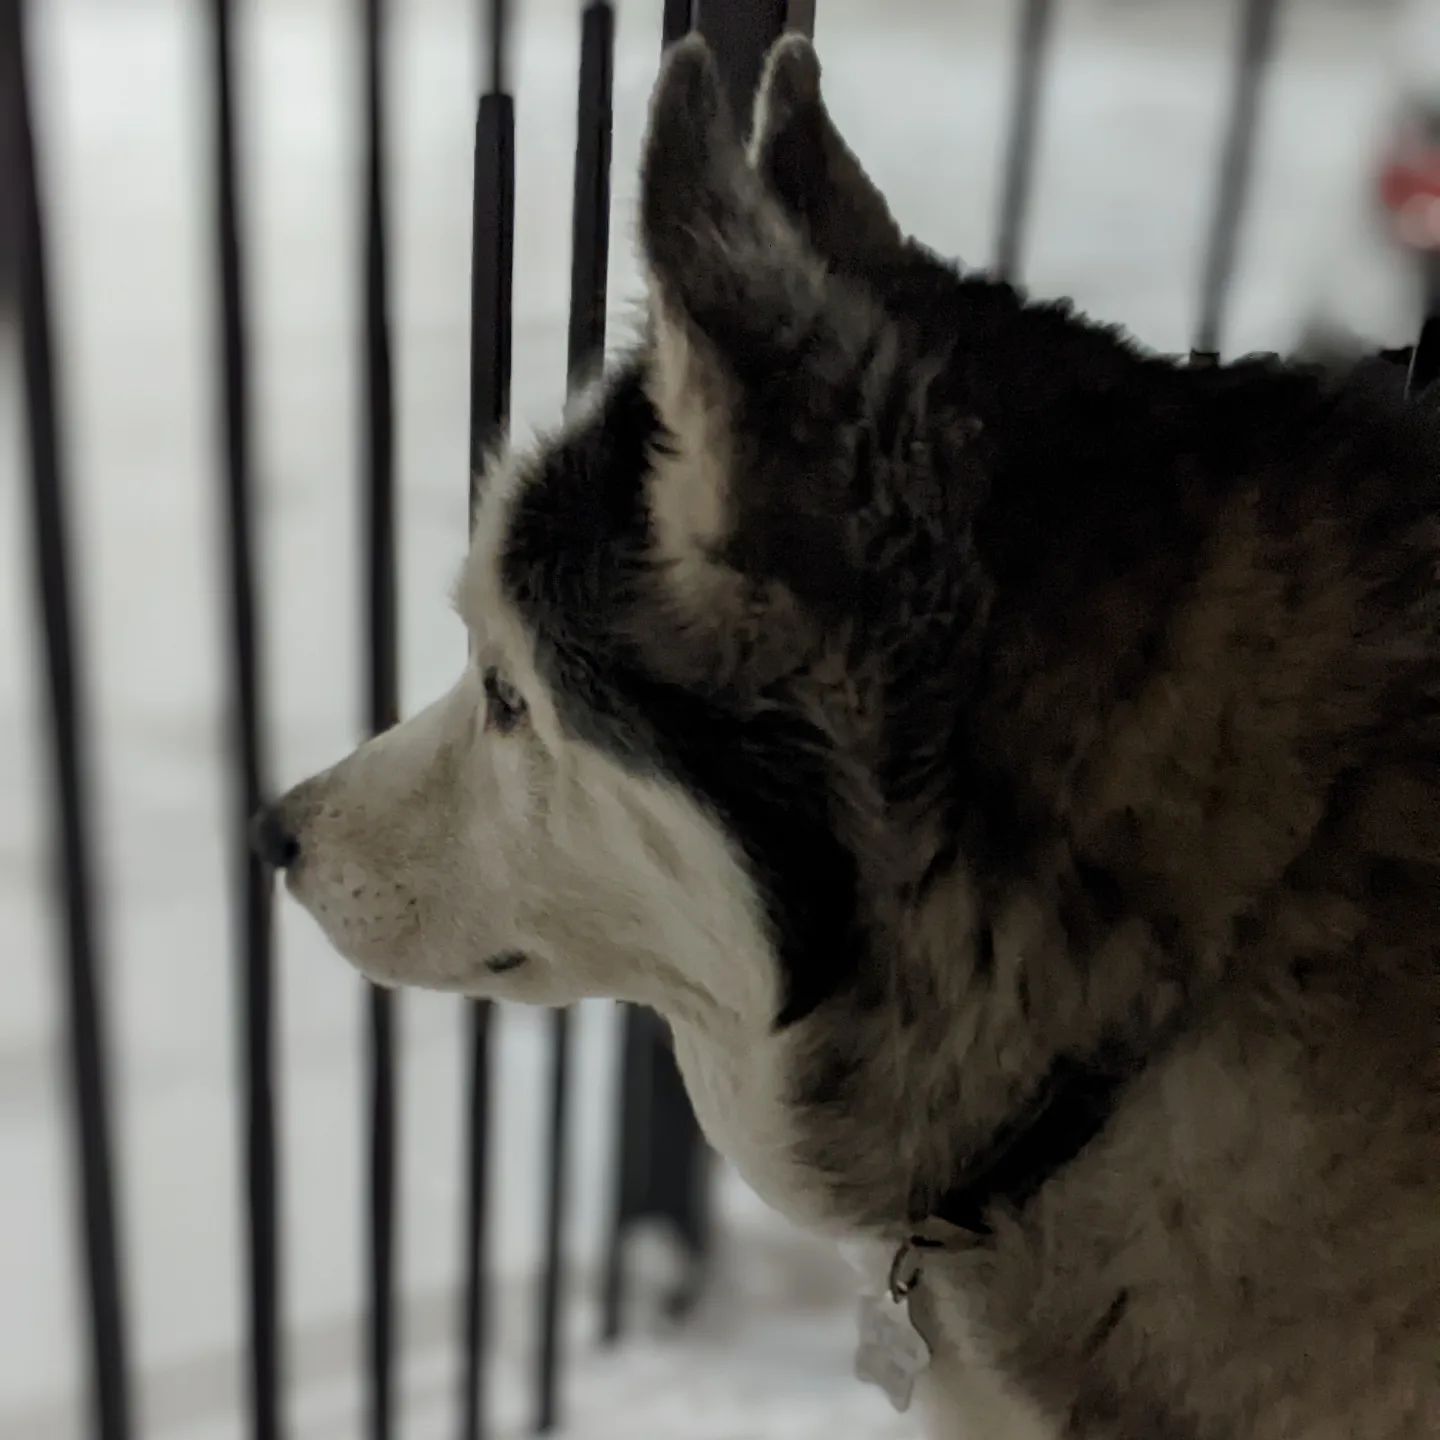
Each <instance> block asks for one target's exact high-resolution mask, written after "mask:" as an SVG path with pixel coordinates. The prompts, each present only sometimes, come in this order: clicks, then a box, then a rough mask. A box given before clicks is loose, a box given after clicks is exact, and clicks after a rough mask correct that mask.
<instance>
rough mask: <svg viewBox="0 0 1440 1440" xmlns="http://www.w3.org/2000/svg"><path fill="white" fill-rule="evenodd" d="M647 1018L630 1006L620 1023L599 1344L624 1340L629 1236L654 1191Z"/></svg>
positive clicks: (624, 1011) (625, 1008)
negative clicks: (645, 1199)
mask: <svg viewBox="0 0 1440 1440" xmlns="http://www.w3.org/2000/svg"><path fill="white" fill-rule="evenodd" d="M644 1018H645V1017H644V1012H642V1011H639V1010H636V1009H634V1008H633V1007H631V1006H625V1007H624V1009H623V1011H622V1014H621V1017H620V1026H621V1029H620V1085H619V1093H618V1097H617V1098H618V1101H619V1103H618V1105H617V1107H616V1116H615V1124H616V1131H615V1179H616V1194H615V1211H614V1214H613V1216H612V1218H611V1225H610V1235H609V1239H608V1242H607V1245H606V1250H605V1270H604V1275H603V1278H602V1282H601V1291H600V1338H601V1340H602V1341H604V1342H605V1343H606V1344H611V1343H613V1342H614V1341H616V1340H618V1339H619V1338H620V1330H621V1326H622V1324H623V1321H624V1310H625V1236H626V1232H627V1231H628V1229H629V1227H630V1222H631V1220H632V1218H633V1217H634V1216H635V1215H637V1214H638V1213H639V1211H640V1209H641V1206H642V1204H643V1198H642V1197H643V1196H644V1195H645V1193H646V1191H647V1189H648V1187H649V1169H650V1163H649V1162H650V1160H651V1158H652V1156H653V1153H654V1152H653V1149H652V1147H651V1145H650V1143H649V1142H650V1137H651V1136H652V1134H653V1133H654V1125H653V1123H652V1121H653V1116H652V1097H651V1093H650V1070H649V1066H647V1065H646V1064H645V1058H646V1040H647V1038H648V1037H647V1036H645V1035H644V1034H643V1033H642V1026H643V1022H644Z"/></svg>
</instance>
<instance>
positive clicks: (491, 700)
mask: <svg viewBox="0 0 1440 1440" xmlns="http://www.w3.org/2000/svg"><path fill="white" fill-rule="evenodd" d="M525 709H526V707H525V699H524V697H523V696H522V695H521V694H520V692H519V691H518V690H517V689H516V688H515V687H514V686H513V685H512V684H511V683H510V682H509V681H508V680H506V679H505V678H504V677H503V676H502V675H501V674H500V673H499V671H497V670H496V669H495V668H494V666H491V667H490V669H488V670H487V671H486V672H485V728H486V729H487V730H494V731H495V732H496V733H497V734H500V735H508V734H509V733H510V732H511V731H512V730H513V729H514V728H515V727H516V726H517V725H519V724H520V722H521V721H522V720H524V718H525Z"/></svg>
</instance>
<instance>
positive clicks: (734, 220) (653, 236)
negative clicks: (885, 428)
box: [640, 36, 895, 593]
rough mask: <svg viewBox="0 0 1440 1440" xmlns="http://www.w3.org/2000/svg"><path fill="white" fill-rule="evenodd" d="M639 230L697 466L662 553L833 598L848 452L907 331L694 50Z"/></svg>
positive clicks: (646, 184) (690, 469)
mask: <svg viewBox="0 0 1440 1440" xmlns="http://www.w3.org/2000/svg"><path fill="white" fill-rule="evenodd" d="M640 222H641V225H640V228H641V241H642V246H643V249H644V253H645V257H646V260H647V261H648V266H649V278H650V323H651V339H652V345H653V349H652V360H651V381H650V390H651V395H652V398H653V400H654V402H655V405H656V408H657V410H658V411H659V414H660V418H661V419H662V421H663V422H664V424H665V426H666V428H667V430H668V431H669V432H670V435H671V436H672V437H673V440H674V449H675V451H676V458H677V460H678V461H679V462H680V463H678V464H675V465H670V466H667V467H666V471H667V473H666V475H665V478H664V483H663V485H662V486H661V487H660V488H661V489H662V490H663V492H664V494H663V497H662V498H661V499H659V501H658V503H657V524H658V528H659V530H660V531H661V532H662V533H661V536H660V538H661V543H662V548H664V549H666V550H668V551H669V552H670V553H671V554H672V555H674V556H676V557H677V558H678V557H680V556H682V555H686V554H689V555H690V556H691V557H692V558H695V557H696V556H698V555H700V554H704V555H708V556H710V557H712V558H720V557H721V556H722V555H723V558H724V559H725V560H726V561H727V562H728V563H729V564H730V565H732V566H734V567H735V568H737V569H739V570H741V571H743V572H745V573H748V574H750V575H752V576H764V577H766V578H771V579H782V580H784V581H785V582H786V583H787V584H788V585H790V587H791V588H792V590H795V591H797V593H798V592H800V591H804V590H807V589H808V590H810V591H811V592H819V591H824V590H826V589H828V588H832V587H833V585H834V584H835V583H838V580H839V576H838V573H837V570H836V568H835V567H836V566H837V565H841V566H842V568H843V565H842V561H841V550H842V549H843V547H842V546H840V544H839V531H840V529H841V528H842V526H843V525H844V523H845V522H846V519H847V517H848V516H849V515H850V513H851V512H852V511H853V497H852V496H850V495H849V494H848V493H846V491H845V489H844V480H843V477H844V476H845V475H846V474H847V473H848V470H849V467H848V466H847V465H846V464H844V463H843V462H841V461H840V459H839V456H838V454H837V453H835V452H836V450H837V447H840V446H843V444H844V443H845V434H846V428H847V423H848V422H851V421H852V420H853V417H854V415H855V414H856V412H857V409H858V408H860V407H861V404H862V402H861V398H860V397H861V395H862V393H863V392H865V391H867V390H870V389H873V387H874V384H875V383H876V379H877V376H878V375H880V374H881V373H883V372H885V371H886V370H887V369H888V368H889V367H891V366H892V365H893V361H894V355H895V335H894V332H893V327H892V325H891V323H890V321H889V320H888V318H887V317H886V316H885V314H884V312H883V310H882V308H881V307H880V305H879V304H878V302H877V301H876V300H875V299H874V298H873V297H872V296H871V295H870V294H869V293H868V291H867V290H866V289H865V287H863V286H861V285H859V284H856V283H854V282H853V281H851V280H848V279H846V278H845V277H843V276H839V275H836V274H835V273H833V271H832V269H831V267H829V266H827V264H826V263H825V261H824V260H823V259H822V258H821V257H820V256H819V255H817V254H816V252H815V251H814V249H813V248H812V246H811V245H810V243H809V242H808V240H807V239H806V237H805V236H804V235H803V234H802V232H801V230H800V229H799V228H797V226H796V225H795V224H794V223H792V221H791V220H790V219H789V218H787V216H786V215H785V213H784V212H783V210H782V209H781V206H780V205H779V203H778V202H777V201H776V199H775V197H774V196H773V195H771V194H770V193H769V192H768V191H767V189H766V187H765V186H764V184H763V183H762V182H761V180H760V178H759V176H758V175H757V174H756V173H755V171H754V169H753V168H752V167H751V165H750V163H749V160H748V158H747V156H746V154H745V149H744V146H743V144H742V142H741V140H740V137H739V134H738V133H737V131H736V128H735V126H734V124H733V121H732V119H731V116H730V113H729V111H728V108H727V106H726V104H725V100H724V97H723V95H722V94H721V90H720V85H719V80H718V77H717V75H716V73H715V70H714V67H713V65H712V63H711V60H710V56H709V52H708V51H707V50H706V48H705V45H704V42H703V41H702V40H700V39H699V38H698V37H695V36H692V37H690V38H688V39H686V40H684V41H682V42H680V43H679V44H677V45H675V46H674V47H673V48H672V49H671V51H670V54H669V56H668V57H667V60H666V62H665V66H664V69H663V71H662V74H661V77H660V80H659V83H658V85H657V87H656V92H655V98H654V101H653V103H652V107H651V117H650V133H649V137H648V140H647V142H646V147H645V155H644V161H643V165H642V173H641V212H640ZM677 472H678V473H677ZM802 566H803V567H808V568H809V570H811V571H813V572H814V573H808V574H804V575H802V574H800V573H798V570H797V567H802Z"/></svg>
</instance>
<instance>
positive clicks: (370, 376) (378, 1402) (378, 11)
mask: <svg viewBox="0 0 1440 1440" xmlns="http://www.w3.org/2000/svg"><path fill="white" fill-rule="evenodd" d="M385 22H386V8H385V0H365V3H364V9H363V12H362V16H361V65H362V69H363V72H364V95H363V105H364V119H365V131H364V135H365V139H364V144H365V153H364V197H363V204H364V274H363V287H364V288H363V296H362V312H363V331H364V336H363V338H364V367H363V370H362V374H361V383H362V386H363V390H362V398H361V423H362V443H361V457H362V472H361V486H362V502H363V506H362V513H363V515H364V521H365V600H366V637H365V638H366V647H365V653H366V677H365V710H364V725H365V729H366V731H367V732H368V733H369V734H371V735H378V734H380V733H381V732H382V731H385V730H388V729H390V727H391V726H392V725H394V724H395V722H396V721H397V720H398V719H399V718H400V696H399V680H398V664H397V648H398V647H397V639H396V597H395V398H394V381H393V376H392V366H391V351H390V314H389V309H390V296H389V274H388V267H387V253H386V242H385V144H386V137H385V77H384V44H385ZM395 1008H396V1007H395V1000H394V997H393V996H391V995H390V994H389V993H387V992H386V991H384V990H382V989H381V988H380V987H379V986H378V985H367V986H366V987H365V1018H366V1038H367V1054H366V1069H367V1078H368V1084H369V1094H368V1096H367V1104H366V1109H365V1114H366V1120H367V1122H368V1123H367V1125H366V1135H367V1137H368V1140H369V1146H370V1153H369V1182H370V1183H369V1196H368V1206H367V1217H366V1218H367V1226H368V1238H369V1255H368V1259H369V1266H370V1274H369V1315H368V1317H367V1326H366V1346H365V1356H366V1360H367V1362H368V1363H367V1366H366V1371H367V1374H366V1392H367V1400H368V1409H369V1415H368V1420H369V1433H370V1436H371V1437H372V1440H389V1437H390V1435H391V1433H392V1430H393V1428H394V1418H395V1355H396V1352H397V1349H398V1340H397V1336H396V1319H397V1316H396V1306H395V1233H396V1228H397V1226H396V1214H395V1211H396V1191H397V1182H396V1175H395V1154H396V1135H395V1126H396V1118H395V1117H396V1095H395V1085H396V1056H395Z"/></svg>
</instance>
